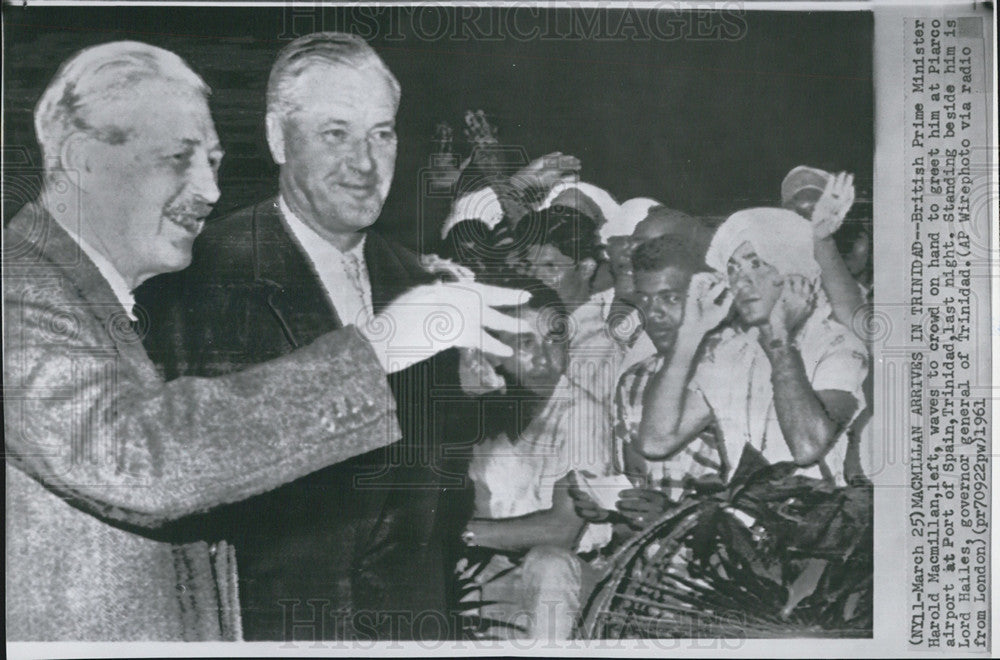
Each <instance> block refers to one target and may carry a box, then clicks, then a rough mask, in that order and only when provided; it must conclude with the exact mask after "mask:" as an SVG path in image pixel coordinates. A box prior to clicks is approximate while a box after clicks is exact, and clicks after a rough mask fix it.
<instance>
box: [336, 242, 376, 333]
mask: <svg viewBox="0 0 1000 660" xmlns="http://www.w3.org/2000/svg"><path fill="white" fill-rule="evenodd" d="M343 255H344V273H345V274H346V275H347V279H348V280H349V281H350V283H351V288H352V289H353V290H354V294H355V298H356V302H357V313H358V314H362V315H363V317H364V320H368V319H369V318H371V317H372V315H373V312H372V309H371V306H370V303H369V301H368V296H367V295H366V294H365V286H364V283H363V279H362V275H361V261H360V260H359V259H358V256H357V255H356V254H354V253H353V252H344V253H343Z"/></svg>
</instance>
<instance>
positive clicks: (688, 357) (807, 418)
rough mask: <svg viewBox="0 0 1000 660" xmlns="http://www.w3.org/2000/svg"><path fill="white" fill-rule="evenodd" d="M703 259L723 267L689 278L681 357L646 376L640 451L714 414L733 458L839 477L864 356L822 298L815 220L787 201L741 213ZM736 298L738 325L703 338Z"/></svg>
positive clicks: (684, 440) (690, 434)
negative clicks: (753, 455)
mask: <svg viewBox="0 0 1000 660" xmlns="http://www.w3.org/2000/svg"><path fill="white" fill-rule="evenodd" d="M706 263H707V264H708V265H709V266H710V267H711V268H712V269H713V270H714V271H715V274H714V275H709V274H702V275H696V276H695V277H694V278H693V280H692V284H691V287H690V289H689V292H688V295H687V302H686V305H685V312H684V321H683V323H682V325H681V328H680V331H679V333H678V337H677V341H676V348H675V350H674V354H673V356H672V358H671V360H670V362H669V364H667V365H665V367H664V368H663V369H662V370H661V371H660V372H659V373H657V375H656V376H655V377H654V378H653V381H652V382H651V385H650V391H649V392H648V398H647V400H648V405H647V407H646V410H645V413H644V415H643V419H642V422H641V424H640V431H639V443H638V444H639V446H638V447H637V449H638V450H639V451H640V453H642V454H643V455H645V456H647V457H649V458H664V457H669V456H672V455H674V454H676V453H677V452H679V451H680V450H681V449H682V448H683V447H685V446H686V445H687V444H688V443H689V442H692V441H693V440H694V439H695V438H697V437H698V434H699V433H700V432H701V431H702V430H703V429H705V428H706V427H707V426H708V425H709V424H710V423H712V422H714V423H715V425H716V426H717V427H718V429H719V431H720V432H721V435H722V442H721V443H720V445H721V446H720V449H721V450H722V453H723V454H724V455H723V456H722V459H723V461H724V462H725V463H726V464H727V465H729V466H731V467H735V465H736V464H737V463H738V461H739V460H740V456H741V455H742V453H743V450H744V448H745V447H746V446H751V447H753V448H754V449H756V450H757V451H759V452H761V453H762V454H763V456H764V458H765V459H767V460H769V461H770V462H779V461H792V462H794V463H796V464H797V465H799V466H800V468H801V470H802V472H803V473H804V474H808V475H810V476H815V477H817V478H822V479H825V480H827V481H829V482H831V483H837V484H843V482H844V476H843V463H844V455H845V452H846V445H847V439H846V430H847V428H848V426H849V425H850V423H851V421H852V420H853V418H854V416H855V415H856V414H857V413H858V411H859V410H861V409H863V408H864V406H865V397H864V394H863V392H862V383H863V381H864V379H865V374H866V373H867V369H868V357H867V354H866V351H865V347H864V346H863V345H862V344H861V342H860V341H859V340H858V339H857V338H856V337H855V336H854V335H853V333H851V332H850V331H849V330H848V329H847V328H845V327H844V326H842V325H840V324H839V323H837V322H836V321H835V320H833V319H832V318H831V313H830V308H829V305H826V304H822V303H821V304H817V303H816V300H817V297H816V288H817V286H818V280H819V276H820V269H819V264H817V263H816V261H815V259H814V258H813V251H812V230H811V229H810V227H809V223H808V222H807V221H806V220H804V219H802V218H800V217H799V216H798V215H796V214H795V213H794V212H792V211H788V210H784V209H773V208H756V209H748V210H745V211H740V212H737V213H735V214H733V215H732V216H730V217H729V219H727V220H726V222H725V223H723V225H722V226H721V227H720V228H719V229H718V231H717V232H716V234H715V236H714V238H713V240H712V243H711V245H710V246H709V250H708V254H707V256H706ZM731 306H732V307H735V311H736V323H735V326H734V327H726V328H725V329H723V330H721V332H720V333H717V334H715V335H712V336H710V337H709V338H708V339H707V340H706V335H707V334H708V333H709V332H710V331H712V330H714V329H715V328H716V327H717V326H719V325H720V323H721V322H722V321H723V320H724V319H725V318H726V317H727V316H728V315H729V311H730V307H731ZM703 342H704V343H705V345H704V346H702V344H703ZM699 352H703V353H704V354H703V356H702V358H701V359H700V361H699V362H698V364H697V365H694V364H693V363H694V361H695V356H696V355H697V354H698V353H699ZM692 367H694V376H693V377H692V378H690V379H689V377H688V375H689V374H690V373H691V371H692ZM730 473H731V471H730Z"/></svg>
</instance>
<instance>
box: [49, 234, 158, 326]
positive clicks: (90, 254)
mask: <svg viewBox="0 0 1000 660" xmlns="http://www.w3.org/2000/svg"><path fill="white" fill-rule="evenodd" d="M56 222H59V221H58V220H56ZM59 225H60V226H61V227H62V228H63V229H64V230H66V233H67V234H69V236H70V238H72V239H73V240H74V241H76V243H77V245H79V246H80V249H81V250H83V253H84V254H85V255H87V258H88V259H90V260H91V261H92V262H93V264H94V266H96V267H97V270H98V272H100V274H101V277H103V278H104V280H105V281H106V282H107V283H108V286H110V287H111V292H112V293H114V294H115V298H117V299H118V302H119V303H120V304H121V306H122V307H123V308H125V314H127V315H128V318H129V320H130V321H138V320H139V319H138V318H137V317H136V315H135V296H133V295H132V289H131V287H129V285H128V284H127V283H126V282H125V278H124V277H123V276H122V274H121V273H120V272H119V271H118V269H117V268H115V266H114V264H112V263H111V262H110V261H108V259H107V258H106V257H105V256H104V255H103V254H101V253H100V252H98V250H97V248H95V247H94V246H93V245H91V244H90V243H88V242H87V241H85V240H83V237H81V236H80V234H79V233H78V232H77V231H75V230H73V229H70V228H69V227H66V226H65V225H63V224H62V223H61V222H60V223H59Z"/></svg>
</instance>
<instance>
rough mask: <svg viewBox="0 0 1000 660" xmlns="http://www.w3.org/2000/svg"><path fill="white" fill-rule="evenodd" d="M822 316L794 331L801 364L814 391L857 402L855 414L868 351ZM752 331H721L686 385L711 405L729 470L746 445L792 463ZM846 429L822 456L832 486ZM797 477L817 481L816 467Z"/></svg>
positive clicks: (767, 365)
mask: <svg viewBox="0 0 1000 660" xmlns="http://www.w3.org/2000/svg"><path fill="white" fill-rule="evenodd" d="M827 309H828V308H827ZM824 312H825V310H822V309H821V310H817V311H816V312H814V313H813V315H812V316H811V317H810V318H809V320H808V321H806V323H805V325H804V326H803V328H802V329H801V330H800V331H799V334H798V337H797V343H798V345H799V351H800V355H801V356H802V362H803V364H804V365H805V368H806V374H807V375H808V376H809V383H810V384H811V385H812V387H813V389H814V390H816V391H820V390H841V391H844V392H847V393H849V394H851V395H852V396H853V397H854V400H855V401H856V402H857V404H858V406H857V410H856V411H855V416H857V414H858V412H859V411H861V410H863V409H864V408H865V405H866V403H867V402H866V400H865V395H864V391H863V389H862V385H863V383H864V380H865V375H866V374H867V373H868V352H867V350H866V349H865V346H864V344H862V343H861V340H859V339H858V338H857V337H855V336H854V333H852V332H851V331H850V330H848V329H847V328H845V327H844V326H842V325H841V324H839V323H837V322H836V321H834V320H833V319H832V318H830V317H829V316H827V315H826V314H825V313H824ZM757 332H758V330H757V329H756V328H751V329H750V330H747V331H741V330H735V329H732V328H729V329H726V330H724V331H723V332H722V334H721V335H720V336H719V338H718V340H717V343H716V344H715V345H714V346H711V347H710V348H709V349H708V350H706V351H705V355H704V357H703V358H702V360H701V362H700V363H699V364H698V366H697V368H696V370H695V374H694V377H693V378H692V379H691V382H690V383H689V384H688V388H689V389H690V390H691V391H692V392H696V393H700V395H701V396H703V397H704V399H705V401H706V403H708V405H709V407H711V409H712V413H713V415H714V416H715V422H716V425H717V426H718V428H719V430H720V432H721V433H722V439H723V443H722V446H723V447H724V450H725V452H726V455H727V458H728V461H729V465H730V469H731V470H733V469H735V468H736V466H737V464H738V463H739V460H740V456H741V454H742V453H743V447H744V446H745V445H747V444H749V445H751V446H753V447H754V448H755V449H757V450H758V451H760V452H761V453H762V454H763V455H764V458H765V459H767V460H768V461H769V462H771V463H777V462H779V461H790V460H792V454H791V450H790V449H789V448H788V443H787V442H786V441H785V437H784V435H783V433H782V431H781V426H780V424H779V423H778V416H777V412H776V411H775V408H774V393H773V390H772V389H771V362H770V361H769V360H768V358H767V355H766V354H765V353H764V349H763V348H761V347H760V344H759V343H758V342H757ZM848 428H850V424H848V425H846V426H845V429H844V431H843V433H841V435H840V437H839V438H838V439H837V441H836V443H835V444H834V446H833V448H832V449H831V450H830V452H829V453H828V454H827V455H826V457H825V458H824V462H825V464H826V466H827V467H828V468H829V470H830V473H831V474H832V476H833V478H834V480H835V481H836V482H837V484H838V485H843V483H844V457H845V455H846V451H847V429H848ZM801 473H802V474H805V475H806V476H810V477H815V478H823V473H822V471H821V470H820V468H818V467H817V466H813V467H811V468H808V469H805V470H802V471H801Z"/></svg>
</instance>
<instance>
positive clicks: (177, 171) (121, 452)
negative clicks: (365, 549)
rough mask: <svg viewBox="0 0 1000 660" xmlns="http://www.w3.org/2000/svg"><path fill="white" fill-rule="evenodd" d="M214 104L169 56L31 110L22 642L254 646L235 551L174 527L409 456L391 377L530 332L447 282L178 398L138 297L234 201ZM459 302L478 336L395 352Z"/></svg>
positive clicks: (12, 270) (11, 633)
mask: <svg viewBox="0 0 1000 660" xmlns="http://www.w3.org/2000/svg"><path fill="white" fill-rule="evenodd" d="M208 94H209V89H208V87H207V86H206V85H205V84H204V82H203V81H202V80H201V79H200V78H199V77H198V76H197V75H196V74H195V73H194V72H192V71H191V70H190V69H189V68H188V67H187V65H186V64H185V63H184V62H183V61H182V60H181V59H180V58H179V57H177V56H176V55H174V54H173V53H170V52H168V51H165V50H162V49H160V48H155V47H152V46H149V45H146V44H141V43H137V42H114V43H109V44H103V45H100V46H95V47H93V48H88V49H85V50H83V51H81V52H80V53H77V54H76V55H75V56H74V57H72V58H71V59H70V60H68V61H67V62H66V63H64V64H63V66H62V67H61V68H60V69H59V71H58V73H57V74H56V76H55V78H54V79H53V80H52V81H51V82H50V84H49V86H48V87H47V89H46V90H45V93H44V94H43V96H42V98H41V99H40V101H39V103H38V105H37V107H36V111H35V129H36V133H37V135H38V139H39V142H40V145H41V147H42V152H43V156H44V158H45V183H44V186H43V191H42V193H41V195H40V197H39V199H37V200H36V201H35V202H33V203H31V204H28V205H26V206H25V207H24V208H23V209H21V211H20V212H19V213H18V214H17V215H16V216H15V217H14V218H13V219H12V220H11V222H10V224H9V226H8V227H6V228H5V230H4V253H3V285H4V286H3V289H4V340H5V342H4V348H5V351H4V430H5V434H6V437H5V444H6V456H7V465H6V478H7V482H6V483H7V491H6V501H7V505H6V520H7V547H6V607H7V620H6V625H7V636H8V640H92V641H102V640H103V641H119V640H220V639H223V640H226V639H239V638H240V636H241V633H240V620H239V612H238V605H237V597H236V591H235V589H236V571H235V564H234V558H233V551H232V548H231V546H230V545H229V544H227V543H226V542H225V541H224V540H221V539H220V540H218V541H217V542H213V543H208V542H206V541H203V540H188V541H187V542H185V543H176V542H175V543H171V542H168V541H166V540H165V538H166V535H165V534H164V533H163V532H162V529H163V528H164V527H165V526H166V525H167V524H168V523H170V522H171V521H175V520H177V519H180V518H183V517H185V516H188V515H190V514H194V513H197V512H201V511H204V510H207V509H210V508H212V507H215V506H218V505H221V504H225V503H229V502H235V501H238V500H241V499H244V498H247V497H249V496H251V495H254V494H257V493H261V492H264V491H266V490H269V489H273V488H275V487H277V486H279V485H280V484H282V483H285V482H288V481H291V480H294V479H297V478H300V477H302V476H305V475H307V474H309V473H310V472H313V471H315V470H317V469H319V468H322V467H325V466H328V465H331V464H334V463H337V462H340V461H343V460H345V459H348V458H351V457H353V456H357V455H359V454H362V453H364V452H367V451H370V450H372V449H375V448H377V447H381V446H384V445H387V444H389V443H391V442H393V441H395V440H396V439H397V438H398V437H399V435H400V431H399V428H398V426H397V423H396V421H395V418H394V416H393V414H392V412H393V409H394V400H393V396H392V394H391V392H390V390H389V389H388V388H387V386H386V381H385V373H386V371H387V370H389V371H392V370H394V369H397V368H401V367H405V366H407V364H408V360H409V361H413V360H416V359H421V357H426V356H427V355H430V354H433V353H435V352H437V351H440V350H444V349H447V348H449V347H450V346H453V345H456V344H459V345H461V344H464V343H470V344H477V343H480V342H485V343H483V344H482V345H483V346H485V347H487V348H492V349H495V350H499V351H501V352H506V351H505V350H504V348H503V347H501V346H499V345H498V344H497V343H495V342H494V340H493V339H492V338H491V337H488V336H483V335H482V333H481V329H482V327H483V325H482V323H481V322H482V321H484V320H485V321H486V322H487V323H488V324H490V325H491V326H495V327H515V326H514V324H513V323H506V322H505V317H501V316H499V315H498V314H497V313H496V312H494V311H493V310H491V309H489V308H487V307H483V306H482V305H481V304H480V303H481V299H482V297H483V296H485V295H489V296H495V295H496V294H497V293H498V292H496V291H492V290H490V291H485V292H484V291H482V290H476V289H475V288H474V287H473V286H472V285H469V286H464V287H457V286H453V285H435V286H431V287H424V288H422V289H418V290H415V291H413V292H410V294H409V296H410V297H409V298H408V299H406V300H403V301H402V302H403V303H405V304H403V305H400V306H397V307H396V308H389V309H387V310H386V311H385V312H384V314H383V315H382V316H381V317H376V318H375V319H374V322H373V323H372V324H369V325H368V326H366V327H364V328H361V327H349V328H345V329H344V330H341V331H338V332H331V333H327V334H325V335H323V336H317V337H315V338H314V340H313V341H311V342H309V343H308V345H306V344H303V346H302V347H301V349H300V350H298V351H295V352H294V353H290V354H288V355H286V356H284V357H282V358H281V359H278V360H275V361H273V362H270V363H268V364H261V365H259V366H257V367H255V368H253V369H248V370H246V371H243V372H241V373H239V374H234V375H232V376H228V377H224V378H218V379H201V378H184V379H178V380H175V381H173V382H171V383H169V384H165V383H164V381H163V380H162V379H161V377H160V376H159V375H158V373H157V372H156V369H155V367H154V365H153V363H152V362H151V361H150V359H149V357H148V355H147V354H146V352H145V351H144V349H143V347H142V344H141V343H140V335H141V332H142V330H143V325H144V323H143V321H144V320H145V319H143V318H142V311H141V310H139V309H137V308H136V307H135V306H134V300H133V298H132V293H131V291H132V290H133V289H134V288H135V287H136V286H137V285H138V284H139V283H141V282H142V281H144V280H145V279H146V278H149V277H150V276H153V275H155V274H157V273H163V272H168V271H174V270H177V269H181V268H184V267H185V266H187V265H188V263H189V262H190V259H191V246H192V243H193V241H194V239H195V237H196V236H197V235H198V233H199V232H200V231H201V229H202V225H203V218H204V217H205V216H206V215H207V214H208V212H209V210H210V209H211V206H212V205H213V204H214V203H215V202H216V200H217V199H218V197H219V190H218V188H217V186H216V176H217V168H218V165H219V161H220V159H221V157H222V152H221V149H220V147H219V143H218V138H217V137H216V134H215V129H214V126H213V123H212V119H211V116H210V114H209V109H208V104H207V96H208ZM449 287H450V288H449ZM508 293H510V292H508ZM456 294H457V295H458V296H459V297H461V296H463V295H464V296H465V299H466V308H465V309H464V310H463V313H464V314H466V315H468V316H467V318H466V325H471V326H472V330H471V333H469V334H465V336H463V337H457V336H449V337H447V338H444V339H442V340H441V341H439V342H436V343H435V342H430V343H428V342H426V341H425V342H424V344H423V347H424V349H425V350H424V354H423V355H422V356H421V355H419V353H420V351H417V353H418V354H417V355H414V354H413V352H412V351H410V352H408V353H406V354H403V355H399V354H398V353H399V352H398V350H395V348H394V347H395V346H396V345H397V344H396V342H399V341H402V342H403V343H404V344H406V345H410V344H412V343H413V341H414V339H415V336H414V335H413V334H412V333H411V334H410V335H409V336H406V334H407V333H406V332H404V331H402V330H401V331H400V332H398V333H396V335H391V334H388V333H380V332H379V326H380V325H385V324H386V323H388V322H392V323H394V324H395V326H396V327H397V328H406V327H409V326H410V325H412V324H419V323H421V322H423V321H425V319H426V317H427V316H429V315H432V314H434V313H435V310H439V309H440V308H441V305H440V304H439V302H438V301H440V300H441V299H442V298H447V299H448V301H449V303H450V304H454V300H455V298H454V296H455V295H456ZM137 329H138V332H137Z"/></svg>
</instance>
